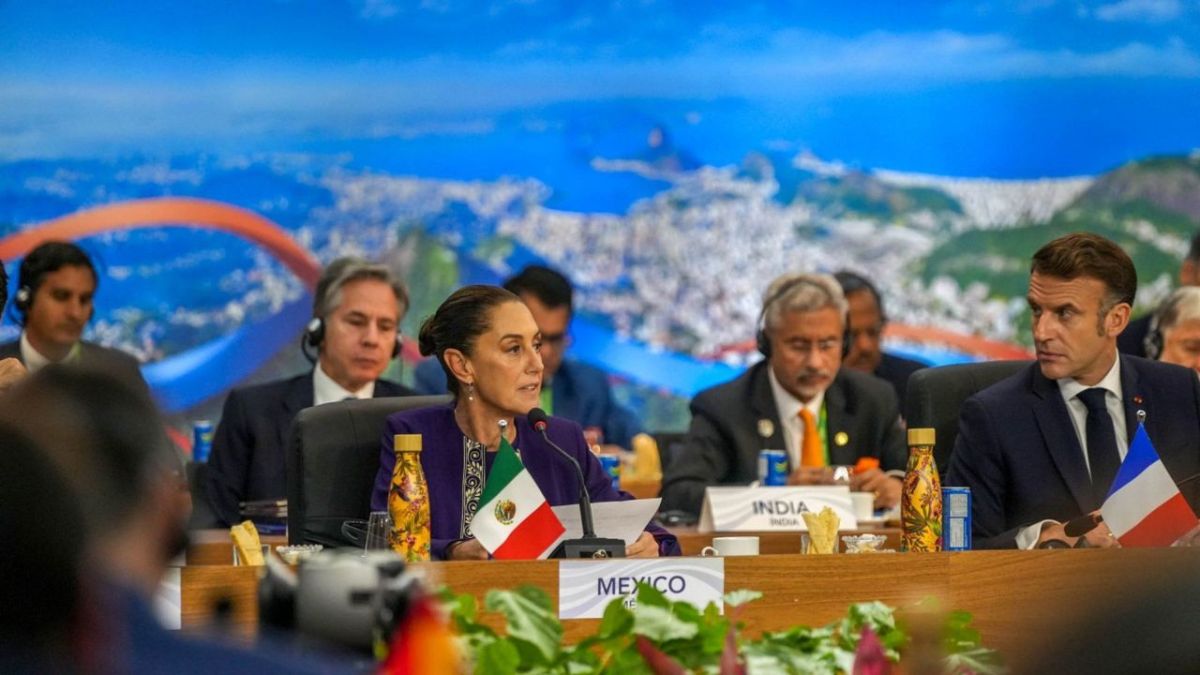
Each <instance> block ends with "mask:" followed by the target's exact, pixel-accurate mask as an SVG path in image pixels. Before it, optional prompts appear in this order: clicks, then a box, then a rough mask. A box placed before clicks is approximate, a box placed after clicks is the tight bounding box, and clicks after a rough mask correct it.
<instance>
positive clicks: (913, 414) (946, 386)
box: [904, 361, 1030, 476]
mask: <svg viewBox="0 0 1200 675" xmlns="http://www.w3.org/2000/svg"><path fill="white" fill-rule="evenodd" d="M1029 364H1030V362H1029V361H986V362H982V363H959V364H955V365H952V366H939V367H937V368H924V369H921V370H918V371H916V372H914V373H913V374H912V375H909V376H908V389H907V393H906V394H905V400H904V419H905V421H906V422H907V424H908V427H909V428H910V429H913V428H918V427H933V428H934V429H937V432H936V433H937V445H935V446H934V448H933V457H934V460H935V461H936V462H937V468H938V473H939V474H940V475H942V476H945V475H946V470H947V469H949V468H950V455H951V453H952V452H953V451H954V441H955V439H956V438H958V414H959V411H960V410H961V409H962V404H963V402H965V401H966V400H967V399H968V398H971V396H973V395H975V394H976V393H977V392H979V391H982V390H984V389H987V388H988V387H990V386H992V385H993V384H995V383H997V382H999V381H1000V380H1003V379H1004V378H1006V377H1008V376H1010V375H1012V374H1014V373H1016V372H1017V371H1019V370H1021V369H1022V368H1024V367H1025V366H1028V365H1029Z"/></svg>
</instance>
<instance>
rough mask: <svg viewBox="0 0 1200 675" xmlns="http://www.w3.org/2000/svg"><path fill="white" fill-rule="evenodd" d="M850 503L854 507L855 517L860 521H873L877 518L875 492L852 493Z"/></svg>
mask: <svg viewBox="0 0 1200 675" xmlns="http://www.w3.org/2000/svg"><path fill="white" fill-rule="evenodd" d="M850 503H851V504H852V505H853V507H854V517H855V518H857V519H858V520H871V519H872V518H874V517H875V493H874V492H851V493H850Z"/></svg>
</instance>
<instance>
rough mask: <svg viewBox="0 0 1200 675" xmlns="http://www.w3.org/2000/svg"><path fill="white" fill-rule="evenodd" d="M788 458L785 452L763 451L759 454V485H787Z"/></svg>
mask: <svg viewBox="0 0 1200 675" xmlns="http://www.w3.org/2000/svg"><path fill="white" fill-rule="evenodd" d="M787 479H788V456H787V452H786V451H784V450H763V451H761V452H759V453H758V484H759V485H787Z"/></svg>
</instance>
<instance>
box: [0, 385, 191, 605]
mask: <svg viewBox="0 0 1200 675" xmlns="http://www.w3.org/2000/svg"><path fill="white" fill-rule="evenodd" d="M4 422H7V423H8V424H10V425H12V426H13V427H16V428H17V429H20V430H21V431H22V432H24V433H25V434H27V435H28V436H29V437H30V438H31V439H32V440H33V441H34V442H35V443H36V444H37V445H38V446H40V447H42V448H43V449H44V450H45V452H46V454H47V456H48V457H49V458H50V460H51V461H52V462H53V463H54V465H56V466H57V467H58V469H59V471H60V472H61V473H62V474H63V475H64V476H65V477H66V479H67V482H68V484H69V487H70V490H71V492H72V493H74V495H75V496H76V497H77V498H78V501H79V503H80V506H81V507H82V509H83V513H84V526H85V527H84V532H83V533H80V536H81V537H86V538H85V541H86V542H87V549H88V553H89V556H90V558H91V560H92V561H93V562H94V563H95V564H97V565H99V567H100V569H102V570H103V572H104V573H105V574H106V575H107V576H108V577H109V578H110V579H111V580H113V581H116V582H118V583H121V584H123V585H126V586H129V587H132V588H134V589H136V590H139V591H141V592H142V593H144V594H145V595H147V596H149V595H152V594H153V593H154V590H155V589H156V588H157V586H158V583H159V580H160V578H161V576H162V573H163V571H164V569H165V568H166V564H167V562H168V561H169V560H170V559H171V558H173V557H174V556H175V555H177V554H178V553H179V552H180V551H181V550H182V546H183V543H184V541H185V539H184V537H185V531H184V523H185V522H186V518H187V515H188V514H187V505H186V501H185V500H184V499H181V495H180V485H181V483H180V476H181V475H182V466H181V462H180V460H179V458H178V455H176V453H175V451H174V450H173V449H172V447H171V446H170V443H169V442H168V440H167V437H166V433H165V432H164V430H163V426H162V424H161V423H160V422H159V417H158V411H157V410H156V408H155V406H154V404H153V403H152V402H151V401H150V400H149V398H148V397H147V396H146V395H145V394H144V393H143V391H142V390H140V389H139V388H138V387H136V386H135V385H133V384H131V383H128V382H125V381H123V380H121V379H119V378H115V377H114V376H112V375H111V374H107V373H103V372H99V371H95V370H92V369H89V368H86V367H79V368H61V367H57V366H54V367H47V368H44V369H42V370H40V371H38V372H37V373H35V374H34V375H32V376H30V377H29V378H27V379H26V380H24V381H23V382H21V383H20V384H19V385H17V386H16V387H14V388H13V389H12V390H11V391H10V392H9V394H8V395H7V396H5V397H4V398H2V399H0V423H4Z"/></svg>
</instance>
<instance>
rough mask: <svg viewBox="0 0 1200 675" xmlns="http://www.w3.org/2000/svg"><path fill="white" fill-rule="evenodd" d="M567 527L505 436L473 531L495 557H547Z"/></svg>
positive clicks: (501, 441)
mask: <svg viewBox="0 0 1200 675" xmlns="http://www.w3.org/2000/svg"><path fill="white" fill-rule="evenodd" d="M565 531H566V530H565V529H564V528H563V524H562V523H561V522H559V520H558V516H556V515H554V511H552V510H551V509H550V504H549V503H548V502H547V501H546V498H545V497H544V496H542V491H541V490H539V489H538V486H537V483H534V482H533V476H530V475H529V472H528V471H526V470H525V465H524V464H521V459H520V458H519V457H517V452H516V451H515V450H513V447H512V446H511V445H509V443H508V441H507V440H505V439H504V438H503V437H501V439H500V449H499V450H497V451H496V459H495V460H494V461H493V462H492V471H491V473H489V474H488V477H487V485H485V486H484V488H483V496H482V497H480V498H479V510H478V511H476V512H475V517H474V518H472V519H471V532H472V533H473V534H474V535H475V538H476V539H478V540H479V543H480V544H483V547H484V548H485V549H487V551H488V553H491V554H492V557H493V558H499V559H502V560H503V559H507V560H529V559H533V558H545V557H546V556H547V555H549V554H550V551H551V549H552V548H553V547H554V545H555V544H556V543H558V539H559V537H561V536H562V534H563V532H565Z"/></svg>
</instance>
